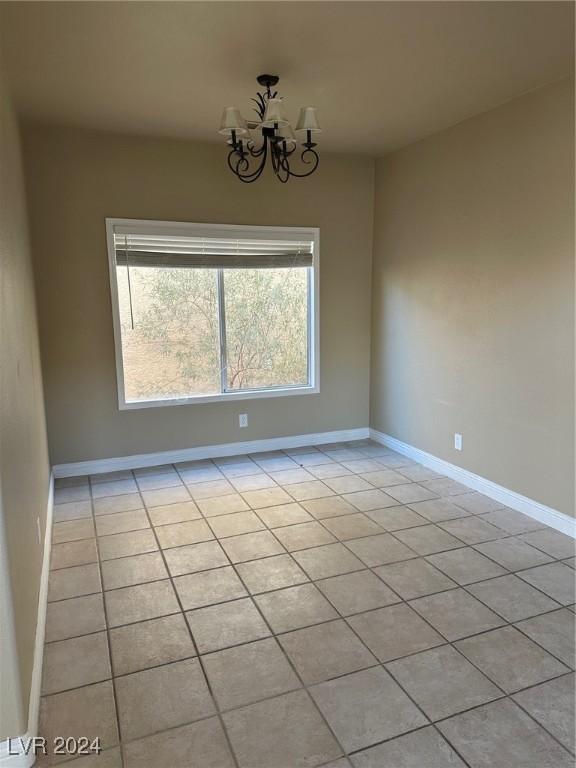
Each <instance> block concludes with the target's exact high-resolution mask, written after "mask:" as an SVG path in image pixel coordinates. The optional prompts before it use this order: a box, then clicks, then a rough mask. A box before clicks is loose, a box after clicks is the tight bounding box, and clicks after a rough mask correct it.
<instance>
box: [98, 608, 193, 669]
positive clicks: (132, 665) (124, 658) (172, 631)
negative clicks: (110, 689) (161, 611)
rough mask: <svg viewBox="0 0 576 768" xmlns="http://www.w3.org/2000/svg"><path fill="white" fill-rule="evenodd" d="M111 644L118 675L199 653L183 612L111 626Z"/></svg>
mask: <svg viewBox="0 0 576 768" xmlns="http://www.w3.org/2000/svg"><path fill="white" fill-rule="evenodd" d="M110 648H111V652H112V664H113V666H114V674H115V675H127V674H129V673H131V672H139V671H141V670H143V669H148V668H149V667H157V666H160V665H161V664H168V663H170V662H173V661H180V660H181V659H188V658H190V657H192V656H196V651H195V649H194V643H193V642H192V639H191V637H190V633H189V631H188V627H187V626H186V621H185V619H184V617H183V616H182V614H174V615H172V616H163V617H162V618H159V619H151V620H149V621H142V622H139V623H137V624H129V625H128V626H125V627H117V628H116V629H111V630H110Z"/></svg>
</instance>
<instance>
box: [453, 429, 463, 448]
mask: <svg viewBox="0 0 576 768" xmlns="http://www.w3.org/2000/svg"><path fill="white" fill-rule="evenodd" d="M454 448H455V449H456V450H457V451H461V450H462V435H460V434H458V432H454Z"/></svg>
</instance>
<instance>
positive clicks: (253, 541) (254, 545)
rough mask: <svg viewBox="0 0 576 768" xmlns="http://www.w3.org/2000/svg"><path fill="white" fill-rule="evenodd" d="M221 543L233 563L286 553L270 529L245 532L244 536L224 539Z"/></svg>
mask: <svg viewBox="0 0 576 768" xmlns="http://www.w3.org/2000/svg"><path fill="white" fill-rule="evenodd" d="M221 543H222V546H223V548H224V550H225V552H226V554H227V555H228V557H229V558H230V560H231V561H232V562H233V563H243V562H246V561H248V560H256V559H258V558H260V557H268V556H269V555H279V554H282V553H284V548H283V547H282V545H281V544H280V543H279V542H278V540H277V539H276V538H275V537H274V536H273V535H272V534H271V533H270V532H269V531H258V532H257V533H245V534H243V535H242V536H233V537H231V538H229V539H223V540H222V542H221Z"/></svg>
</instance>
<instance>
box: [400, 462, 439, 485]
mask: <svg viewBox="0 0 576 768" xmlns="http://www.w3.org/2000/svg"><path fill="white" fill-rule="evenodd" d="M398 471H399V472H400V473H401V474H402V475H404V477H406V478H408V480H410V481H411V482H413V483H421V482H422V481H423V480H436V479H438V478H441V477H442V475H441V474H440V473H439V472H436V470H434V469H429V468H428V467H423V466H422V465H421V464H416V465H414V466H413V467H402V468H401V469H399V470H398Z"/></svg>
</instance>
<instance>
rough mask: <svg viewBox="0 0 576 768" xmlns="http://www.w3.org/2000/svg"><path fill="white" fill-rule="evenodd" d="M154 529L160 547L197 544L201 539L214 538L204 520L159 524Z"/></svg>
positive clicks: (208, 539)
mask: <svg viewBox="0 0 576 768" xmlns="http://www.w3.org/2000/svg"><path fill="white" fill-rule="evenodd" d="M155 530H156V536H157V537H158V541H159V542H160V546H161V547H162V549H169V548H170V547H182V546H184V545H185V544H198V543H199V542H201V541H210V539H213V538H214V534H213V533H212V531H211V530H210V527H209V526H208V524H207V523H206V521H205V520H187V521H186V522H184V523H173V524H172V525H159V526H157V527H156V529H155Z"/></svg>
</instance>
